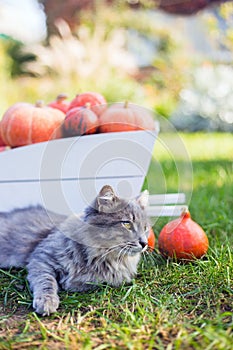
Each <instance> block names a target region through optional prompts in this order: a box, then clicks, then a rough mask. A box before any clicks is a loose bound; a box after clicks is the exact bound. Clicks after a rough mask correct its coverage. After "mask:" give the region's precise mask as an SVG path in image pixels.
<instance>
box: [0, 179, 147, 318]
mask: <svg viewBox="0 0 233 350" xmlns="http://www.w3.org/2000/svg"><path fill="white" fill-rule="evenodd" d="M147 201H148V193H146V192H143V193H142V194H141V195H139V197H138V198H136V199H134V200H129V201H127V200H125V199H122V198H119V197H117V196H116V195H115V193H114V191H113V189H112V188H111V187H110V186H108V185H106V186H104V187H103V188H102V190H101V191H100V193H99V194H98V195H97V197H96V198H95V200H94V201H93V203H92V205H91V206H89V207H88V208H86V210H85V211H84V213H83V214H81V215H71V216H69V217H65V216H62V215H59V214H55V213H52V212H49V211H46V210H45V209H44V208H42V207H40V206H37V207H28V208H24V209H15V210H13V211H11V212H9V213H0V267H1V268H9V267H12V266H14V267H26V268H27V270H28V281H29V283H30V287H31V290H32V292H33V307H34V309H35V310H36V312H37V313H39V314H42V315H49V314H51V313H53V312H55V311H56V310H57V308H58V306H59V297H58V291H59V289H60V288H62V289H64V290H69V291H80V292H85V291H88V290H90V289H93V288H96V286H98V285H99V284H102V283H107V284H110V285H112V286H119V285H121V284H122V283H123V282H130V281H131V279H132V278H133V277H134V276H135V274H136V272H137V265H138V262H139V260H140V256H141V253H142V252H143V251H144V250H145V249H146V248H147V238H148V231H149V223H148V219H147V216H146V213H145V210H144V209H145V207H146V205H147Z"/></svg>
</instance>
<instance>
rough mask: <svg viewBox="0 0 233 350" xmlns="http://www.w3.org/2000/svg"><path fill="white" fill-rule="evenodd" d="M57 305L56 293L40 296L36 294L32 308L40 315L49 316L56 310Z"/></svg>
mask: <svg viewBox="0 0 233 350" xmlns="http://www.w3.org/2000/svg"><path fill="white" fill-rule="evenodd" d="M58 306H59V297H58V295H50V294H47V295H46V294H45V295H41V296H36V297H34V299H33V308H34V309H35V310H36V313H38V314H40V315H42V316H49V315H50V314H52V313H54V312H56V311H57V308H58Z"/></svg>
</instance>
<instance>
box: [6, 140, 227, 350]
mask: <svg viewBox="0 0 233 350" xmlns="http://www.w3.org/2000/svg"><path fill="white" fill-rule="evenodd" d="M161 137H162V136H161ZM166 137H168V136H167V135H166ZM180 137H181V138H182V140H183V142H184V145H185V147H186V148H187V152H188V153H189V155H190V156H191V158H192V163H191V164H192V174H193V180H192V193H191V198H190V203H189V208H190V212H191V214H192V217H193V218H194V219H195V220H196V221H197V222H198V223H199V224H200V225H201V226H202V227H203V228H204V230H205V231H206V233H207V235H208V238H209V242H210V248H209V251H208V254H207V256H206V257H205V258H204V259H201V260H198V261H195V262H193V263H186V264H180V263H177V262H171V261H167V260H164V259H163V258H162V257H161V256H160V254H159V252H158V250H157V249H156V250H155V252H154V253H153V254H147V255H146V256H145V258H144V259H143V260H142V262H141V265H140V269H139V273H138V276H137V278H135V280H134V281H133V282H132V283H131V284H130V285H123V286H121V287H120V288H111V287H109V286H107V287H101V288H100V289H98V290H96V291H95V292H92V293H86V294H81V293H67V292H62V293H61V307H60V309H59V312H58V313H56V314H55V315H53V316H50V317H45V318H42V317H38V315H36V314H35V313H34V312H33V310H32V308H31V301H32V297H31V294H30V292H29V289H28V287H27V285H26V284H25V271H15V270H12V271H7V272H0V283H1V284H0V339H1V340H0V349H36V348H40V349H72V350H73V349H74V350H75V349H88V350H89V349H99V350H101V349H135V350H138V349H142V350H144V349H158V350H165V349H167V350H169V349H170V350H171V349H176V350H203V349H205V350H206V349H209V350H219V349H220V350H231V349H232V344H233V331H232V329H233V306H232V305H233V280H232V276H233V254H232V251H233V219H232V207H233V178H232V154H233V152H232V147H233V145H232V135H230V134H195V135H191V134H187V135H185V134H182V135H180ZM159 147H160V146H159V143H158V144H157V148H156V147H155V151H154V159H153V161H152V164H151V167H150V170H149V174H148V179H149V180H148V181H149V183H150V187H151V188H152V189H153V191H154V192H153V193H156V191H157V190H158V191H159V186H158V185H157V179H158V172H159V171H160V173H164V177H165V180H166V188H167V190H168V191H176V190H177V180H178V175H177V172H176V164H175V163H176V162H174V161H173V160H172V159H171V157H170V155H169V154H168V155H167V156H166V154H165V152H163V151H161V152H159ZM162 152H163V153H162ZM179 162H181V163H183V162H184V161H183V160H182V159H180V160H179ZM160 182H161V181H158V183H160ZM167 220H168V218H163V219H162V218H161V219H160V220H158V221H157V222H156V225H155V227H154V230H155V233H156V236H157V237H158V234H159V232H160V230H161V228H162V226H163V224H164V223H165V222H167Z"/></svg>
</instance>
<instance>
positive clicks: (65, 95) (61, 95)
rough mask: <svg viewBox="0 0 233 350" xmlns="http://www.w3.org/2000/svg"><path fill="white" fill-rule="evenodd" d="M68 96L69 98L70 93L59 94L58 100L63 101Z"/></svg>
mask: <svg viewBox="0 0 233 350" xmlns="http://www.w3.org/2000/svg"><path fill="white" fill-rule="evenodd" d="M67 98H68V95H67V94H63V93H62V94H59V95H57V98H56V100H57V102H62V101H64V100H66V99H67Z"/></svg>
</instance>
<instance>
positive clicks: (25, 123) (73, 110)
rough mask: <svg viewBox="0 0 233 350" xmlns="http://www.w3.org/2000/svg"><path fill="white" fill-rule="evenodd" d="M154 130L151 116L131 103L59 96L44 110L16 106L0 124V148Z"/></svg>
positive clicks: (40, 105) (95, 95)
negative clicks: (112, 133) (94, 135)
mask: <svg viewBox="0 0 233 350" xmlns="http://www.w3.org/2000/svg"><path fill="white" fill-rule="evenodd" d="M133 130H154V120H153V117H152V115H151V113H150V112H149V111H148V110H146V109H145V108H142V107H140V106H137V105H134V104H132V103H128V102H125V103H113V104H112V105H110V106H108V105H107V102H106V100H105V98H104V96H102V95H101V94H99V93H97V92H85V93H81V94H78V95H77V96H76V97H75V98H74V99H73V100H71V102H68V101H67V95H66V94H60V95H58V96H57V98H56V99H55V100H54V101H52V102H50V103H48V104H47V105H46V106H45V105H44V104H43V103H42V102H41V101H38V102H36V104H35V105H33V104H30V103H24V102H19V103H15V104H14V105H12V106H11V107H10V108H9V109H8V110H7V111H6V112H5V114H4V115H3V117H2V120H1V122H0V137H1V139H2V141H1V140H0V146H1V142H2V143H3V145H7V146H10V147H19V146H24V145H29V144H33V143H37V142H43V141H48V140H51V139H56V138H63V137H72V136H81V135H88V134H95V133H106V132H120V131H133Z"/></svg>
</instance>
